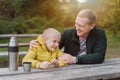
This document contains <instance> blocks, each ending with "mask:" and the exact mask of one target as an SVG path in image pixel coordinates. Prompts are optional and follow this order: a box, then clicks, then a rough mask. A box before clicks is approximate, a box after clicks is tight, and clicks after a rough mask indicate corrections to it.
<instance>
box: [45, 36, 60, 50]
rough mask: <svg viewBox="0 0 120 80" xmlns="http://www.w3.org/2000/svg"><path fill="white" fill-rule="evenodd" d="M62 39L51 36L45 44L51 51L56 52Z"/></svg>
mask: <svg viewBox="0 0 120 80" xmlns="http://www.w3.org/2000/svg"><path fill="white" fill-rule="evenodd" d="M59 43H60V37H59V36H51V37H49V38H47V40H45V44H46V46H47V48H48V49H49V50H50V51H55V50H56V49H57V48H58V47H59Z"/></svg>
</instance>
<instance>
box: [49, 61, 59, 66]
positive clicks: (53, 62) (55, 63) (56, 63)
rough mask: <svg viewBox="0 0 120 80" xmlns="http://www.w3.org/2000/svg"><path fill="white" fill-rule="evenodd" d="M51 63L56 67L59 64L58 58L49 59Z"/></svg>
mask: <svg viewBox="0 0 120 80" xmlns="http://www.w3.org/2000/svg"><path fill="white" fill-rule="evenodd" d="M51 64H52V65H55V66H56V67H58V66H59V63H58V60H57V59H53V60H52V61H51Z"/></svg>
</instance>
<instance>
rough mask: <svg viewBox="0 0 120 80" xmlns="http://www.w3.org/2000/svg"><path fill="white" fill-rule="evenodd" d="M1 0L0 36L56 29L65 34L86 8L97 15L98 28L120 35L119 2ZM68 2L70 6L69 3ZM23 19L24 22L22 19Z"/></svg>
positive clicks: (105, 0)
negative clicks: (65, 30) (66, 29)
mask: <svg viewBox="0 0 120 80" xmlns="http://www.w3.org/2000/svg"><path fill="white" fill-rule="evenodd" d="M59 1H60V0H0V28H2V30H0V34H6V33H41V32H42V31H43V30H44V29H45V28H48V27H54V28H57V29H58V30H60V31H62V30H63V29H65V28H68V27H72V26H74V20H75V17H76V15H77V13H78V12H79V11H80V10H81V9H83V8H90V9H93V10H95V11H96V12H97V14H98V20H97V24H99V25H100V26H102V27H103V28H105V29H106V31H108V32H109V33H110V34H112V35H113V36H116V35H118V34H119V31H120V23H119V22H120V6H119V4H120V0H90V1H89V0H87V2H86V3H79V2H77V0H61V1H63V2H59ZM67 1H69V2H67ZM20 17H21V18H22V19H21V18H20Z"/></svg>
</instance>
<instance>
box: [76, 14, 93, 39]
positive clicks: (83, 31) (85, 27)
mask: <svg viewBox="0 0 120 80" xmlns="http://www.w3.org/2000/svg"><path fill="white" fill-rule="evenodd" d="M88 22H89V20H88V18H86V17H79V16H77V18H76V20H75V29H76V31H77V35H78V36H79V37H86V36H88V34H89V32H90V31H91V30H92V29H93V28H94V25H93V24H94V23H93V24H88Z"/></svg>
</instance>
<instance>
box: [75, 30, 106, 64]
mask: <svg viewBox="0 0 120 80" xmlns="http://www.w3.org/2000/svg"><path fill="white" fill-rule="evenodd" d="M95 39H96V40H95V45H94V49H93V52H92V53H87V54H86V55H82V56H77V64H98V63H102V62H103V61H104V58H105V53H106V47H107V39H106V35H105V32H104V31H101V32H99V34H98V35H96V38H95Z"/></svg>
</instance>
